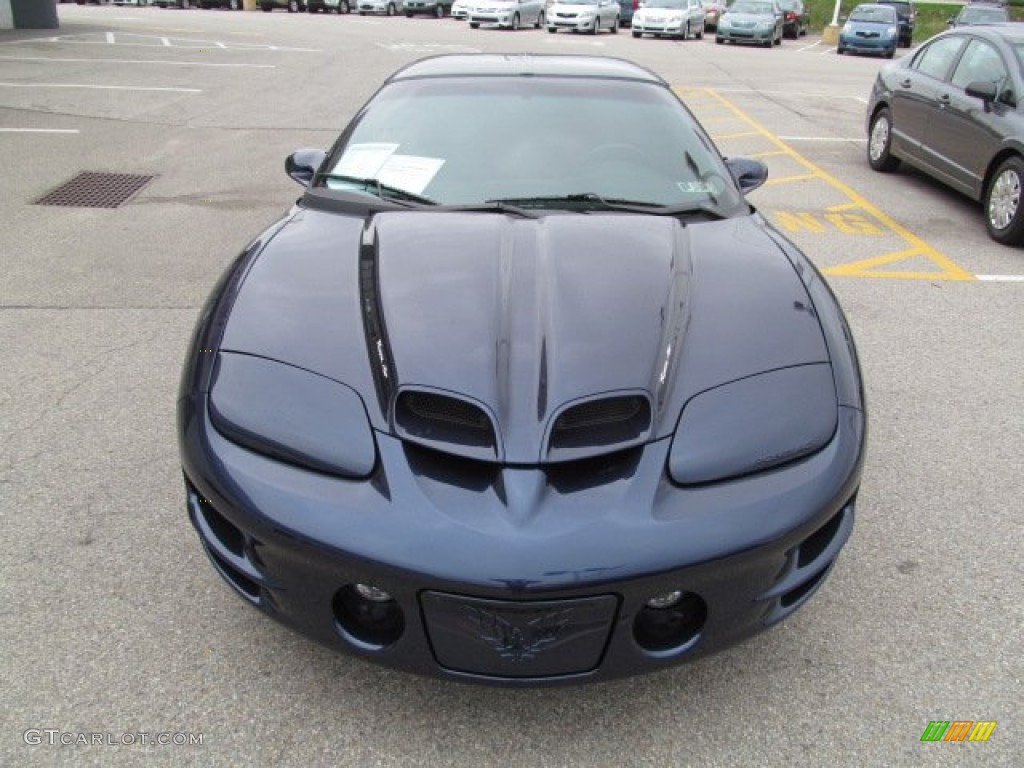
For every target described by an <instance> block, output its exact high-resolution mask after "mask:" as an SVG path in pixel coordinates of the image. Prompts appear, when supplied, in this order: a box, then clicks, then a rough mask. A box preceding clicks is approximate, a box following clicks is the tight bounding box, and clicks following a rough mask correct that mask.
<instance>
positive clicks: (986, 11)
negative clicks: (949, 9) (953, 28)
mask: <svg viewBox="0 0 1024 768" xmlns="http://www.w3.org/2000/svg"><path fill="white" fill-rule="evenodd" d="M959 18H960V23H961V24H989V23H992V22H1001V21H1009V20H1010V17H1009V16H1008V15H1007V14H1006V9H1005V8H999V7H993V8H984V7H978V6H968V7H967V8H964V9H963V10H962V11H960V17H959Z"/></svg>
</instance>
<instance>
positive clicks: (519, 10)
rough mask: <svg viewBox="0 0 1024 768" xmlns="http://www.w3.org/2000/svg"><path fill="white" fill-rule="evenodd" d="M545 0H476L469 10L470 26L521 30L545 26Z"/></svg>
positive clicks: (474, 27)
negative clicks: (521, 28) (528, 27)
mask: <svg viewBox="0 0 1024 768" xmlns="http://www.w3.org/2000/svg"><path fill="white" fill-rule="evenodd" d="M544 3H545V0H476V2H475V4H474V5H473V7H471V8H470V10H469V26H471V27H472V28H473V29H476V28H477V27H480V26H484V27H500V28H502V29H519V28H520V27H526V26H530V27H533V28H535V29H540V28H541V27H543V26H544Z"/></svg>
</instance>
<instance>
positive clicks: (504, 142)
mask: <svg viewBox="0 0 1024 768" xmlns="http://www.w3.org/2000/svg"><path fill="white" fill-rule="evenodd" d="M325 167H326V168H329V169H330V171H329V172H330V173H332V174H339V175H344V176H350V177H356V178H359V179H370V178H372V179H376V180H378V181H380V183H381V184H384V185H387V186H389V187H395V188H398V189H401V190H404V191H406V192H409V193H412V194H414V195H417V196H420V197H424V198H427V199H428V200H430V201H432V202H436V203H438V204H443V205H471V204H476V203H484V202H486V201H488V200H522V199H524V198H549V197H565V196H568V195H581V194H593V195H599V196H601V197H602V198H606V199H609V200H612V199H617V200H630V201H636V202H641V203H651V204H655V205H666V206H673V207H675V206H690V205H692V206H694V207H698V206H706V207H709V208H711V209H713V210H714V211H716V212H717V213H720V214H721V215H723V216H729V215H733V214H736V213H740V212H746V211H747V210H748V209H747V207H746V205H745V204H744V202H743V200H742V198H741V196H740V194H739V192H738V190H737V188H736V186H735V184H734V182H733V181H732V179H731V176H730V174H729V171H728V169H727V168H726V167H725V165H724V163H723V161H722V159H721V156H720V155H719V154H718V152H717V150H716V149H715V147H714V145H713V144H712V143H711V141H710V139H709V138H708V137H707V135H706V134H705V133H704V131H703V130H702V129H701V128H700V126H699V125H698V124H697V123H696V121H695V119H694V118H693V117H692V116H691V115H690V113H689V112H688V111H687V110H686V108H685V107H684V106H683V105H682V103H681V102H680V101H679V99H677V98H676V96H675V95H674V94H673V93H672V92H671V91H670V90H669V89H667V88H665V87H663V86H661V85H658V84H654V83H642V82H636V81H628V80H616V79H602V78H590V79H588V78H579V77H575V78H574V77H545V76H535V77H444V78H422V79H412V80H400V81H397V82H393V83H391V84H389V85H387V86H385V87H384V88H383V89H382V90H381V91H380V92H379V93H378V94H377V95H376V96H375V97H374V98H373V99H372V100H371V101H370V103H369V104H367V106H366V107H365V108H364V110H363V111H362V112H361V113H360V114H359V115H358V116H357V118H356V119H355V121H354V122H353V124H352V126H350V127H349V129H348V130H347V131H346V133H345V134H343V135H342V136H341V138H340V139H339V141H338V143H337V144H336V145H335V147H334V149H333V150H332V152H331V155H330V157H329V159H328V162H327V165H326V166H325ZM326 186H328V187H330V188H334V189H354V190H358V191H365V190H366V189H367V186H368V185H366V184H357V183H353V182H350V181H346V180H342V179H330V178H328V179H327V180H326Z"/></svg>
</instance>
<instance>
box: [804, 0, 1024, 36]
mask: <svg viewBox="0 0 1024 768" xmlns="http://www.w3.org/2000/svg"><path fill="white" fill-rule="evenodd" d="M805 2H806V3H807V7H808V9H810V12H811V30H812V31H814V32H818V33H820V32H821V31H822V30H823V29H824V28H825V27H826V26H827V25H828V24H829V23H830V22H831V21H832V13H833V11H834V9H835V7H836V4H835V0H805ZM861 2H869V0H861ZM858 4H859V3H858V2H856V0H843V2H842V5H841V6H840V11H839V15H840V16H841V17H842V16H848V15H849V14H850V11H852V10H853V9H854V8H855V7H856V6H857V5H858ZM914 9H915V10H916V11H917V20H916V21H915V23H914V43H915V44H917V43H920V42H922V41H923V40H927V39H928V38H929V37H931V36H932V35H936V34H938V33H939V32H941V31H942V30H944V29H945V28H946V22H947V21H948V20H949V17H950V16H955V15H956V12H957V11H959V10H960V6H959V5H938V4H933V3H918V2H915V3H914ZM1010 18H1011V19H1012V20H1013V21H1024V0H1018V2H1013V0H1011V2H1010Z"/></svg>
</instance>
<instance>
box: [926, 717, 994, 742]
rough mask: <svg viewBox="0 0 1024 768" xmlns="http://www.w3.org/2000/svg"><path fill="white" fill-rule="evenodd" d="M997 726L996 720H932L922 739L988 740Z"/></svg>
mask: <svg viewBox="0 0 1024 768" xmlns="http://www.w3.org/2000/svg"><path fill="white" fill-rule="evenodd" d="M995 727H996V721H995V720H978V721H977V722H975V721H974V720H953V721H952V722H950V721H949V720H932V721H931V722H929V723H928V727H927V728H925V729H924V733H922V734H921V741H988V737H989V736H991V735H992V731H993V730H995Z"/></svg>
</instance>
